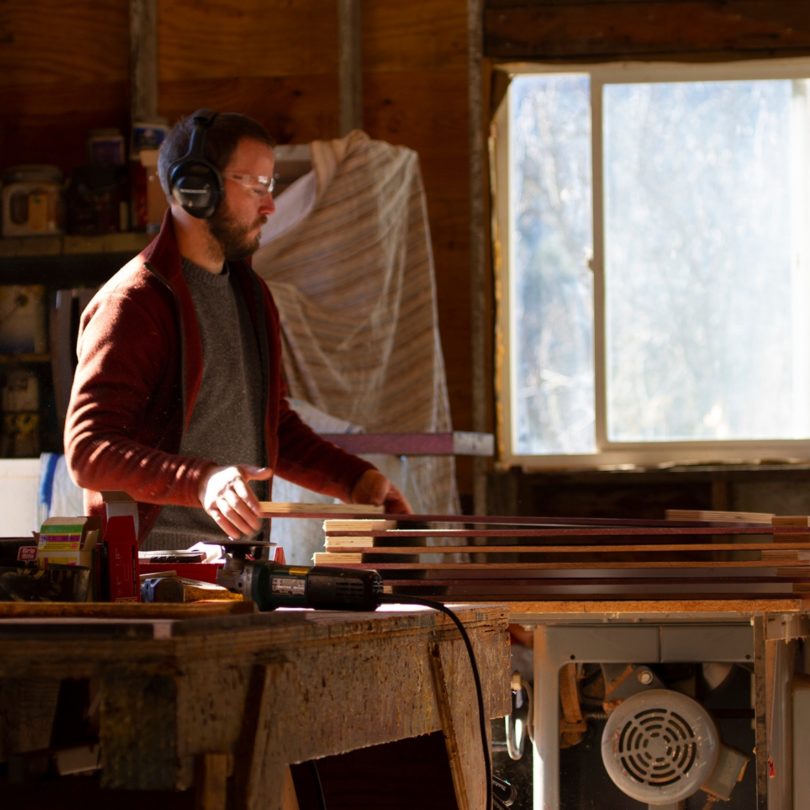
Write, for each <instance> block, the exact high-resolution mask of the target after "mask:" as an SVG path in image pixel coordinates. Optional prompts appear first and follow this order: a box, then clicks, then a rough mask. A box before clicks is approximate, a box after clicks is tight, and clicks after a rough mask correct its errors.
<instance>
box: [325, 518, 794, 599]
mask: <svg viewBox="0 0 810 810" xmlns="http://www.w3.org/2000/svg"><path fill="white" fill-rule="evenodd" d="M324 517H327V518H328V517H329V516H327V515H324ZM416 522H418V523H419V525H420V528H409V525H415V523H416ZM433 523H435V524H438V523H441V524H443V525H444V526H446V525H447V524H450V525H457V526H458V527H457V528H442V527H439V526H437V525H431V524H433ZM323 526H324V533H325V551H323V552H320V553H317V554H316V555H315V557H314V562H315V564H317V565H340V566H358V567H366V568H374V569H376V570H377V571H379V572H380V574H381V575H382V577H383V580H384V582H385V584H386V585H387V586H388V588H389V589H390V590H392V591H393V592H399V593H411V594H414V595H422V596H431V597H438V598H447V599H461V600H476V599H481V600H491V599H499V600H501V599H502V600H542V599H553V600H559V599H582V600H588V599H611V600H615V599H656V598H660V599H690V598H701V599H710V598H718V599H740V598H742V599H748V598H751V599H753V598H796V597H797V596H799V597H802V596H803V595H804V594H805V593H807V594H808V595H810V518H809V517H808V516H776V515H770V514H768V515H765V514H761V513H723V512H717V513H714V512H687V511H682V510H679V511H677V512H676V511H673V512H668V513H667V516H666V519H664V520H658V521H654V520H653V521H642V520H613V519H599V518H592V519H577V518H545V517H533V518H527V517H492V516H489V517H485V516H448V515H407V516H397V521H396V522H395V521H393V520H391V519H390V516H385V517H383V516H379V515H373V514H367V515H357V514H354V515H352V514H346V515H343V516H340V517H337V516H335V517H334V518H333V519H326V520H325V521H324V524H323ZM422 526H426V527H427V528H422ZM429 538H430V539H429ZM438 538H441V539H442V542H444V543H448V545H432V544H431V543H432V542H433V539H438ZM425 543H428V545H425ZM427 555H430V557H431V558H432V559H436V557H435V556H434V555H439V559H440V560H441V559H442V558H443V559H444V560H448V561H440V562H428V561H426V560H425V558H426V556H427ZM450 555H452V559H453V561H452V562H450V561H449V560H450V559H451V556H450ZM459 555H461V558H460V559H461V561H460V562H459V561H458V560H459Z"/></svg>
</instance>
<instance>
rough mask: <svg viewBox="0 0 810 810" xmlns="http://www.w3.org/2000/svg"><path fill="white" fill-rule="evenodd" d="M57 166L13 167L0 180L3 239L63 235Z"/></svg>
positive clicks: (60, 184)
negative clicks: (0, 187)
mask: <svg viewBox="0 0 810 810" xmlns="http://www.w3.org/2000/svg"><path fill="white" fill-rule="evenodd" d="M62 185H63V178H62V171H61V169H59V167H58V166H49V165H45V164H42V165H37V164H31V165H25V166H13V167H12V168H10V169H8V170H6V171H5V172H4V173H3V177H2V208H3V236H6V237H9V236H51V235H53V234H60V233H62V232H63V228H64V221H65V213H64V211H65V207H64V200H63V195H62Z"/></svg>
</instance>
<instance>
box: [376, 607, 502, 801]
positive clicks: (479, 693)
mask: <svg viewBox="0 0 810 810" xmlns="http://www.w3.org/2000/svg"><path fill="white" fill-rule="evenodd" d="M381 601H382V603H383V604H385V603H388V604H402V605H422V606H423V607H429V608H431V609H433V610H439V611H441V612H442V613H444V614H445V615H447V616H449V617H450V618H451V619H452V620H453V623H454V624H455V625H456V627H457V628H458V632H459V633H460V634H461V638H462V640H463V641H464V646H465V647H466V648H467V655H468V656H469V659H470V668H471V669H472V674H473V680H474V681H475V696H476V699H477V702H478V719H479V721H480V726H481V744H482V746H483V752H484V775H485V777H486V790H487V796H486V804H485V805H484V807H485V808H486V810H493V808H492V761H491V760H490V757H489V746H488V745H487V719H486V709H485V708H484V690H483V688H482V686H481V675H480V673H479V671H478V662H477V661H476V660H475V650H473V646H472V643H471V642H470V637H469V635H468V634H467V628H466V627H464V624H463V623H462V621H461V619H459V617H458V616H456V614H455V613H454V612H453V611H452V610H451V609H450V608H449V607H447V605H445V604H444V603H443V602H437V601H435V600H433V599H424V598H423V597H421V596H406V595H405V594H383V595H382V599H381Z"/></svg>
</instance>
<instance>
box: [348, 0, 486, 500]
mask: <svg viewBox="0 0 810 810" xmlns="http://www.w3.org/2000/svg"><path fill="white" fill-rule="evenodd" d="M467 27H468V23H467V3H466V0H412V2H408V3H391V2H387V0H366V2H364V3H363V66H364V73H363V96H364V105H363V115H364V127H363V128H364V129H365V130H366V131H367V132H368V133H369V135H371V137H373V138H378V139H380V140H384V141H388V142H389V143H397V144H403V145H405V146H408V147H409V148H411V149H414V150H415V151H416V152H417V153H418V155H419V162H420V167H421V170H422V177H423V180H424V184H425V192H426V196H427V205H428V214H429V217H430V226H431V235H432V242H433V254H434V260H435V265H436V290H437V298H438V310H439V326H440V329H441V334H442V347H443V350H444V357H445V364H446V368H447V379H448V389H449V396H450V407H451V412H452V416H453V424H454V427H455V428H456V429H458V430H470V429H471V428H472V391H471V383H470V381H471V368H470V323H471V313H470V307H471V303H470V266H469V264H470V252H469V223H470V198H469V194H470V185H469V160H470V151H469V100H468V81H469V72H468V63H467V60H468V52H467V47H468V41H467ZM462 488H463V489H468V488H469V481H462Z"/></svg>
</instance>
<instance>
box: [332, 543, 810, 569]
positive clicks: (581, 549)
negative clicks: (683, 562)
mask: <svg viewBox="0 0 810 810" xmlns="http://www.w3.org/2000/svg"><path fill="white" fill-rule="evenodd" d="M796 548H802V549H807V548H808V546H807V543H799V544H795V543H691V544H684V543H662V544H660V545H659V544H649V543H644V544H634V543H625V544H622V545H609V546H607V545H606V546H579V545H576V546H575V545H567V546H560V545H556V546H476V545H467V546H459V545H456V546H438V545H436V546H422V547H419V546H375V545H373V544H369V545H365V546H341V545H332V544H331V543H327V545H326V549H327V551H329V552H330V553H332V554H341V553H344V552H345V553H349V554H376V555H379V556H381V557H382V556H386V555H389V554H392V555H397V554H465V553H466V554H476V555H477V554H528V555H532V554H597V555H602V554H672V555H675V554H681V553H684V554H691V553H693V552H715V551H772V550H780V551H781V550H794V549H796ZM715 564H716V565H717V564H718V563H717V562H716V561H715ZM721 564H723V565H724V564H725V562H723V563H721Z"/></svg>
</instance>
